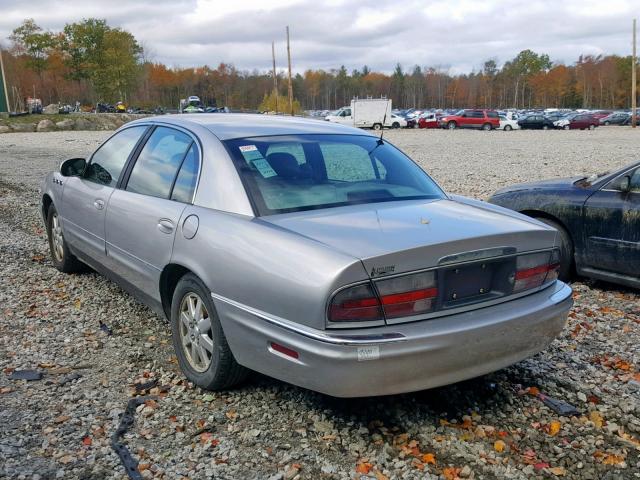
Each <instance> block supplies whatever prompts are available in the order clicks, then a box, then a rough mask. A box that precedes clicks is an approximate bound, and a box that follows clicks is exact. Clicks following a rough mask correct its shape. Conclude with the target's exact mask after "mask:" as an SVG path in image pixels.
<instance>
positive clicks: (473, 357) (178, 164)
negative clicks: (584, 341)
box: [40, 114, 572, 397]
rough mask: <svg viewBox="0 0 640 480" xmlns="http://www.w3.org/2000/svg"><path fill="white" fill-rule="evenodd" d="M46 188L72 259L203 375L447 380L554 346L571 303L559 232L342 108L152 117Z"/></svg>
mask: <svg viewBox="0 0 640 480" xmlns="http://www.w3.org/2000/svg"><path fill="white" fill-rule="evenodd" d="M452 168H455V167H454V166H452ZM40 199H41V202H42V204H41V207H42V215H43V218H44V220H45V223H46V227H47V232H48V235H49V244H50V250H51V257H52V261H53V264H54V265H55V266H56V268H58V269H59V270H61V271H63V272H72V271H76V270H78V269H81V268H83V267H84V266H85V265H89V266H91V267H92V268H94V269H95V270H97V271H99V272H102V273H103V274H104V275H106V276H108V277H109V278H112V279H113V280H114V281H116V282H118V283H119V284H120V285H121V286H122V287H123V288H125V289H126V290H128V291H129V292H131V293H132V294H133V295H134V296H136V297H137V298H138V299H140V300H141V301H142V302H144V303H146V304H147V305H149V306H150V307H152V308H153V309H154V310H155V311H156V312H158V314H159V315H161V316H163V317H166V318H168V319H169V320H170V322H171V328H172V332H173V344H174V348H175V351H176V354H177V357H178V361H179V363H180V366H181V368H182V370H183V372H184V374H185V375H186V377H187V378H188V379H189V380H191V381H192V382H194V383H195V384H197V385H199V386H201V387H203V388H206V389H212V390H217V389H224V388H229V387H231V386H233V385H235V384H237V383H238V382H240V381H242V379H243V378H244V377H245V376H246V374H247V372H248V371H249V370H256V371H259V372H262V373H264V374H266V375H270V376H272V377H275V378H278V379H281V380H284V381H286V382H290V383H293V384H296V385H300V386H303V387H306V388H310V389H313V390H317V391H320V392H324V393H327V394H330V395H334V396H343V397H355V396H368V395H385V394H392V393H399V392H408V391H414V390H420V389H425V388H431V387H436V386H439V385H444V384H449V383H453V382H457V381H460V380H463V379H467V378H471V377H475V376H478V375H483V374H485V373H488V372H491V371H494V370H497V369H500V368H503V367H505V366H507V365H510V364H513V363H515V362H518V361H520V360H522V359H524V358H526V357H529V356H531V355H533V354H535V353H537V352H540V351H541V350H543V349H544V348H546V347H547V346H548V345H549V343H550V342H552V341H553V339H554V338H555V337H556V336H557V335H558V334H559V333H560V332H561V331H562V328H563V326H564V324H565V322H566V318H567V313H568V311H569V309H570V307H571V304H572V300H571V289H570V288H569V287H568V286H566V285H565V284H563V283H562V282H560V281H558V280H557V275H558V245H559V238H558V234H557V232H556V230H554V229H553V228H550V227H548V226H547V225H545V224H543V223H541V222H538V221H536V220H533V219H531V218H527V217H525V216H522V215H520V214H517V213H515V212H512V211H509V210H506V209H503V208H501V207H497V206H494V205H489V204H486V203H483V202H479V201H475V200H471V199H468V198H463V197H458V196H454V195H448V194H446V193H445V192H443V191H442V190H441V189H440V188H439V187H438V185H437V184H436V183H435V182H434V181H433V180H432V179H431V178H430V177H429V176H428V175H427V174H426V173H425V172H424V171H423V170H422V169H421V168H420V167H418V166H417V165H416V164H415V163H413V162H412V161H411V159H409V158H408V157H407V156H406V155H404V154H403V153H402V152H401V151H399V150H398V149H397V148H395V147H394V146H393V145H391V144H390V143H389V142H387V141H386V140H381V139H379V138H378V137H377V136H374V135H371V134H369V133H365V132H363V131H361V130H357V129H353V128H350V127H345V126H341V125H334V124H330V123H328V122H319V121H314V120H302V119H295V118H286V117H271V116H266V115H264V116H262V115H235V114H233V115H232V114H211V115H179V116H163V117H157V118H145V119H142V120H138V121H135V122H131V123H129V124H127V125H125V126H124V127H122V128H121V129H119V130H118V131H116V132H115V133H114V134H113V136H111V137H110V138H109V139H108V140H107V141H106V142H104V143H103V144H102V145H101V146H100V147H99V148H98V149H97V150H96V151H95V152H94V153H93V155H92V156H91V157H90V158H89V159H83V158H75V159H70V160H67V161H65V162H64V163H63V164H62V165H61V168H60V170H59V171H56V172H52V173H50V174H49V175H48V176H47V177H46V178H45V180H44V182H43V184H42V189H41V195H40Z"/></svg>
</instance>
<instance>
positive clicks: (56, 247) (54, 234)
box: [51, 213, 64, 262]
mask: <svg viewBox="0 0 640 480" xmlns="http://www.w3.org/2000/svg"><path fill="white" fill-rule="evenodd" d="M51 243H52V246H53V255H54V256H55V257H56V260H57V261H58V262H62V260H63V259H64V237H63V236H62V226H61V225H60V218H59V217H58V214H57V213H54V214H53V218H52V221H51Z"/></svg>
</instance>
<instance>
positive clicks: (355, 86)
mask: <svg viewBox="0 0 640 480" xmlns="http://www.w3.org/2000/svg"><path fill="white" fill-rule="evenodd" d="M9 39H10V41H11V46H10V49H9V51H8V52H3V53H4V61H5V70H6V74H7V84H8V85H9V89H10V97H12V99H10V102H13V103H12V104H15V102H16V101H17V100H18V99H19V98H23V97H27V96H32V95H34V94H35V96H36V97H39V98H42V100H43V102H44V103H45V104H49V103H58V102H61V103H73V102H75V101H79V102H81V103H82V104H84V105H94V104H95V103H96V102H99V101H100V102H109V103H114V102H116V101H124V102H125V103H127V104H129V105H135V106H137V107H141V108H155V107H157V106H163V107H168V108H176V107H177V105H178V103H179V101H180V99H181V98H185V97H187V96H189V95H198V96H199V97H200V98H201V99H202V101H203V102H204V103H205V104H207V105H217V106H227V107H230V108H233V109H243V110H256V109H261V110H263V109H269V110H272V109H274V107H275V105H276V98H277V99H279V100H278V104H279V110H281V111H285V110H286V109H287V108H286V105H287V99H286V95H287V91H286V90H287V82H286V76H285V72H284V71H281V72H279V73H278V77H279V81H278V85H279V91H278V94H277V95H275V94H274V92H273V76H272V72H270V71H260V70H257V69H255V70H252V71H247V70H238V69H237V68H236V67H235V66H234V65H233V64H230V63H220V64H219V65H218V66H217V67H215V68H214V67H210V66H207V65H204V66H200V67H195V68H194V67H191V68H171V67H168V66H167V65H164V64H162V63H159V62H154V61H152V60H150V59H149V58H147V56H146V52H145V49H144V48H143V46H142V45H141V44H140V42H139V41H138V40H136V38H135V37H134V35H133V34H131V33H130V32H127V31H126V30H123V29H121V28H115V27H111V26H109V25H108V24H107V22H106V20H102V19H95V18H90V19H85V20H82V21H80V22H75V23H69V24H67V25H65V27H64V28H63V30H62V31H60V32H51V31H45V30H43V29H42V28H41V27H40V26H39V25H37V24H36V23H35V21H34V20H33V19H26V20H24V21H23V23H22V24H21V25H20V26H19V27H17V28H16V29H14V30H13V33H12V34H11V36H10V37H9ZM294 60H295V58H294ZM631 70H632V62H631V57H630V56H626V57H623V56H618V55H597V56H594V55H581V56H580V57H578V59H577V61H576V62H575V63H573V64H571V65H565V64H562V63H559V62H552V61H551V59H550V58H549V56H548V55H546V54H543V53H536V52H534V51H532V50H523V51H521V52H520V53H519V54H518V55H516V57H515V58H513V59H510V60H508V61H506V62H504V63H503V64H502V65H499V64H498V60H497V59H496V58H491V59H488V60H486V61H485V62H484V63H483V64H482V67H481V68H480V69H478V70H477V71H473V72H471V73H466V74H458V75H455V74H452V73H451V72H450V70H449V69H448V68H443V67H433V66H419V65H415V66H413V67H412V68H409V69H406V70H405V69H404V68H403V67H402V66H401V65H400V64H398V65H396V67H395V69H394V70H393V73H391V74H386V73H382V72H375V71H372V70H371V69H370V68H369V67H367V66H366V65H365V66H363V67H362V68H360V69H354V70H352V71H351V72H349V71H348V70H347V69H346V68H345V67H344V66H340V67H339V68H335V69H329V70H323V69H317V70H311V69H310V70H307V71H305V72H304V73H302V74H300V73H298V74H296V75H295V77H294V78H293V91H294V96H295V99H296V103H295V108H296V110H299V109H313V110H330V109H335V108H339V107H341V106H343V105H347V104H349V102H350V100H351V99H352V98H353V97H360V98H366V97H380V96H386V97H388V98H391V99H392V100H393V105H394V106H395V107H407V108H408V107H431V108H458V107H477V108H481V107H484V108H535V107H556V108H603V109H604V108H607V109H614V108H629V107H630V105H631Z"/></svg>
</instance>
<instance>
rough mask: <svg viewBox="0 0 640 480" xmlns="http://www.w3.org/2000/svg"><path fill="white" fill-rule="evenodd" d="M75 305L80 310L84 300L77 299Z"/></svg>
mask: <svg viewBox="0 0 640 480" xmlns="http://www.w3.org/2000/svg"><path fill="white" fill-rule="evenodd" d="M73 305H74V306H75V307H76V309H77V310H80V307H81V306H82V302H81V301H80V299H77V300H76V301H75V302H73Z"/></svg>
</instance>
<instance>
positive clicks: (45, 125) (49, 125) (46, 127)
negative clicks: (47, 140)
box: [36, 118, 56, 132]
mask: <svg viewBox="0 0 640 480" xmlns="http://www.w3.org/2000/svg"><path fill="white" fill-rule="evenodd" d="M55 129H56V126H55V124H54V123H53V122H52V121H51V120H49V119H48V118H45V119H44V120H40V121H39V122H38V126H37V127H36V131H38V132H51V131H53V130H55Z"/></svg>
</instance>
